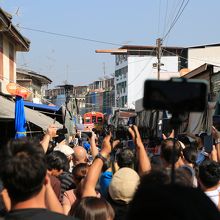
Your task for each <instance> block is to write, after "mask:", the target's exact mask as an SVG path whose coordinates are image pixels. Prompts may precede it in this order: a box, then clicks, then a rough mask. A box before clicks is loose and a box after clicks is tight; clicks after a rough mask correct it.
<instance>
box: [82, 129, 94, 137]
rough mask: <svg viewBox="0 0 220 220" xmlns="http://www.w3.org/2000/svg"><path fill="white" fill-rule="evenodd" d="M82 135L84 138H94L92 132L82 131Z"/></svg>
mask: <svg viewBox="0 0 220 220" xmlns="http://www.w3.org/2000/svg"><path fill="white" fill-rule="evenodd" d="M81 135H82V136H83V135H85V136H87V137H88V138H91V137H92V132H91V131H82V132H81Z"/></svg>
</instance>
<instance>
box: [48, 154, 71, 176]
mask: <svg viewBox="0 0 220 220" xmlns="http://www.w3.org/2000/svg"><path fill="white" fill-rule="evenodd" d="M46 160H47V169H48V170H52V169H56V170H58V171H59V170H63V171H66V172H68V170H69V162H68V159H67V157H66V155H65V154H64V153H62V152H60V151H53V152H51V153H50V154H48V155H47V156H46Z"/></svg>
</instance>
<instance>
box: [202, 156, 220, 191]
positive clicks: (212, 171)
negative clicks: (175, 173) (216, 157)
mask: <svg viewBox="0 0 220 220" xmlns="http://www.w3.org/2000/svg"><path fill="white" fill-rule="evenodd" d="M199 179H200V181H201V182H202V184H203V185H204V186H205V187H206V188H210V187H213V186H216V185H217V184H218V182H219V180H220V164H219V163H217V162H215V161H211V160H206V161H204V162H202V163H201V165H200V166H199Z"/></svg>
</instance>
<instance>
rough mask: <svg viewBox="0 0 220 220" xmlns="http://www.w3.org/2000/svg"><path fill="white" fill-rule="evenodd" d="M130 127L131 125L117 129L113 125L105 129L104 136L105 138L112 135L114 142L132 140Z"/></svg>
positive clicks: (120, 126)
mask: <svg viewBox="0 0 220 220" xmlns="http://www.w3.org/2000/svg"><path fill="white" fill-rule="evenodd" d="M129 127H131V125H129V126H128V125H118V126H117V127H114V126H113V125H109V126H107V127H106V128H104V134H103V136H106V135H109V134H110V133H111V134H112V138H113V140H120V141H128V140H131V139H132V137H131V134H130V132H129V130H128V129H129Z"/></svg>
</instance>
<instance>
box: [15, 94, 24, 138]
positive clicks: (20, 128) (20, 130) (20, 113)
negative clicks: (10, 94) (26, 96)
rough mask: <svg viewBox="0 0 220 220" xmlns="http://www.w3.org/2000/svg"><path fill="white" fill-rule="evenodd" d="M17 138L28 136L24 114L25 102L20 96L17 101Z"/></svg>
mask: <svg viewBox="0 0 220 220" xmlns="http://www.w3.org/2000/svg"><path fill="white" fill-rule="evenodd" d="M15 131H16V134H15V138H21V137H24V136H26V118H25V113H24V101H23V98H22V97H20V96H16V101H15Z"/></svg>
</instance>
